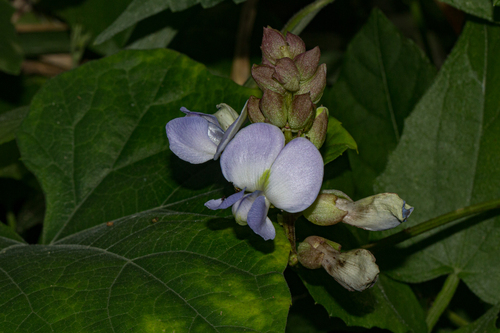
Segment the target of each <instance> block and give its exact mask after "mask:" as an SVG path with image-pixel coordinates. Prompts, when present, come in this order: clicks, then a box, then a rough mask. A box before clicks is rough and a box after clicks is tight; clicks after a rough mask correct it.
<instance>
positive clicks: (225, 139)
mask: <svg viewBox="0 0 500 333" xmlns="http://www.w3.org/2000/svg"><path fill="white" fill-rule="evenodd" d="M247 104H248V100H247V102H246V103H245V106H243V110H241V113H240V115H239V117H238V118H237V119H236V120H235V121H234V123H232V124H231V126H229V128H228V129H227V131H226V132H225V133H224V135H223V136H222V139H221V141H220V143H219V146H217V152H216V153H215V156H214V160H217V159H218V158H219V156H220V155H221V154H222V151H223V150H224V149H225V148H226V146H227V144H228V143H229V141H231V140H232V139H233V137H234V136H235V135H236V133H237V132H238V131H239V130H240V128H241V126H242V125H243V124H244V123H245V120H247V114H248V112H247Z"/></svg>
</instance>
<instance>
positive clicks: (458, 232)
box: [377, 22, 500, 303]
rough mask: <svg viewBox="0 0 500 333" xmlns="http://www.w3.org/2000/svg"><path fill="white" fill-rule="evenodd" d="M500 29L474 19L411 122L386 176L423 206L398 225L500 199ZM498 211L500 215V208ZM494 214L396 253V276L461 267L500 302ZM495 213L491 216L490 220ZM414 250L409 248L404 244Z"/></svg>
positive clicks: (473, 284)
mask: <svg viewBox="0 0 500 333" xmlns="http://www.w3.org/2000/svg"><path fill="white" fill-rule="evenodd" d="M499 38H500V27H498V26H494V25H487V24H480V23H474V22H468V23H467V25H466V26H465V29H464V31H463V33H462V36H461V37H460V39H459V41H458V42H457V45H456V46H455V48H454V49H453V51H452V53H451V54H450V55H449V56H448V59H447V61H446V62H445V64H444V65H443V67H442V69H441V71H440V73H439V75H438V77H437V78H436V82H435V83H434V84H433V86H432V87H431V89H430V90H429V91H428V92H427V93H426V95H425V96H424V97H423V98H422V100H421V101H420V102H419V103H418V105H417V106H416V108H415V110H414V111H413V113H412V115H411V116H410V117H409V118H408V119H407V120H406V125H405V128H406V129H405V133H404V135H403V136H402V139H401V142H400V144H399V145H398V147H397V149H396V150H395V151H394V153H393V154H392V155H391V157H390V159H389V163H388V165H387V169H386V171H385V172H384V174H382V175H381V176H380V178H379V179H378V182H379V186H378V190H379V191H382V192H396V193H398V194H399V195H400V196H401V197H402V198H405V200H406V201H407V202H408V203H409V204H411V205H412V206H414V207H415V211H414V212H413V215H412V216H411V218H410V219H409V220H408V223H405V224H403V225H401V226H399V227H398V228H396V229H395V230H391V231H386V232H380V233H377V238H379V237H378V235H380V237H382V236H385V235H388V234H391V233H394V232H397V231H399V230H401V228H405V227H409V226H412V225H416V224H418V223H420V222H423V221H425V220H428V219H430V218H433V217H436V216H439V215H441V214H444V213H447V212H450V211H453V210H456V209H459V208H461V207H465V206H469V205H472V204H476V203H480V202H483V201H487V200H492V199H497V198H500V187H499V186H498V184H500V150H499V145H498V142H499V141H498V139H499V133H500V117H498V115H499V114H500V96H499V95H498V91H499V90H500V81H499V80H498V73H500V62H499V61H498V56H497V55H498V54H499V52H500V44H499V43H497V41H498V40H499ZM497 215H498V214H497ZM494 216H495V214H494V213H492V214H486V215H482V216H477V217H474V218H470V219H467V220H465V221H462V222H459V223H455V224H454V225H452V226H450V225H447V226H444V227H442V228H439V229H437V230H434V231H432V232H429V233H427V234H423V235H421V236H419V237H416V238H415V239H411V240H408V241H406V242H404V243H402V244H400V246H399V247H398V248H400V249H399V250H393V251H391V254H390V256H391V261H392V262H393V263H394V262H395V261H396V260H395V258H394V255H396V254H400V255H401V256H402V258H401V261H400V264H399V265H395V264H393V265H392V266H391V267H390V268H391V271H390V273H391V276H393V277H395V278H397V279H399V280H403V281H408V282H421V281H427V280H430V279H434V278H436V277H438V276H440V275H444V274H449V273H453V272H455V273H456V274H458V277H460V278H461V279H462V280H463V281H464V282H465V283H466V284H467V286H468V287H469V288H470V289H471V290H472V291H473V292H474V293H475V294H476V295H478V296H479V297H480V298H481V299H482V300H484V301H486V302H488V303H498V302H499V301H500V286H499V284H498V279H497V277H498V276H500V257H499V256H498V251H499V250H500V245H499V244H500V229H499V228H498V225H499V223H500V218H499V217H498V216H497V217H496V218H491V217H494ZM488 218H490V219H488ZM403 249H406V250H403Z"/></svg>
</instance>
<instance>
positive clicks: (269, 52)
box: [260, 27, 289, 65]
mask: <svg viewBox="0 0 500 333" xmlns="http://www.w3.org/2000/svg"><path fill="white" fill-rule="evenodd" d="M260 48H261V50H262V55H263V56H264V57H265V58H266V59H267V60H268V61H269V62H270V63H271V64H273V65H274V64H275V63H276V60H277V59H281V58H283V57H288V56H289V52H288V44H287V42H286V40H285V38H284V37H283V35H282V34H281V32H279V31H278V30H275V29H273V28H270V27H267V28H264V35H263V37H262V45H261V47H260Z"/></svg>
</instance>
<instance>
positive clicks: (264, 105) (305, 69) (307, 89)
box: [166, 28, 413, 291]
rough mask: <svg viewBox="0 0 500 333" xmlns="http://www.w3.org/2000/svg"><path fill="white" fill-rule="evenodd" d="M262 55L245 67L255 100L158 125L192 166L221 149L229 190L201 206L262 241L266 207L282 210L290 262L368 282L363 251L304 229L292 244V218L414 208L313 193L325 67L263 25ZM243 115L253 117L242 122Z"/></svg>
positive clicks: (346, 217) (366, 225) (363, 223)
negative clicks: (226, 212)
mask: <svg viewBox="0 0 500 333" xmlns="http://www.w3.org/2000/svg"><path fill="white" fill-rule="evenodd" d="M262 53H263V58H262V59H263V60H262V65H259V66H254V67H253V68H252V75H253V77H254V79H255V81H256V82H257V84H258V85H259V86H260V88H261V89H262V90H263V91H264V94H263V96H262V99H258V98H256V97H254V96H251V97H250V99H249V100H248V101H247V103H246V104H245V106H244V107H243V109H242V111H241V113H240V114H239V115H238V113H237V112H236V111H235V110H234V109H233V108H231V107H230V106H229V105H227V104H224V103H222V104H219V105H217V109H218V111H217V112H216V113H215V114H213V115H212V114H205V113H199V112H192V111H189V110H187V109H186V108H184V107H182V108H181V111H182V112H183V113H184V114H185V116H184V117H183V118H176V119H173V120H171V121H170V122H169V123H168V124H167V125H166V131H167V136H168V140H169V143H170V150H171V151H172V152H174V153H175V154H176V155H177V156H178V157H180V158H181V159H183V160H185V161H187V162H190V163H193V164H198V163H204V162H206V161H208V160H211V159H214V160H217V159H219V157H220V166H221V169H222V174H223V175H224V177H225V178H226V180H227V181H228V182H231V183H232V184H233V186H234V188H235V190H236V193H234V194H232V195H230V196H229V197H227V198H220V199H212V200H209V201H208V202H206V203H205V206H206V207H207V208H209V209H212V210H216V209H226V208H229V207H231V209H232V213H233V215H234V217H235V220H236V222H237V223H238V224H240V225H248V226H249V227H250V228H251V229H252V230H253V231H254V232H255V233H256V234H258V235H260V236H261V237H262V238H263V239H264V240H272V239H274V238H275V237H276V230H275V228H274V224H273V223H272V222H271V220H270V219H269V217H268V211H269V209H270V208H277V209H280V210H281V211H282V212H283V213H282V214H283V215H284V214H288V215H287V216H288V217H293V218H292V219H293V221H290V220H289V219H287V222H284V223H285V224H286V225H285V226H284V227H285V230H287V232H286V234H287V236H288V238H289V240H290V243H291V244H292V252H293V253H292V255H291V257H290V258H291V259H290V262H291V264H296V263H297V260H298V262H300V263H301V264H302V266H304V267H306V268H310V269H316V268H319V267H323V268H324V269H325V270H326V271H327V272H328V274H330V275H331V276H332V277H333V278H334V279H335V280H337V281H338V282H339V283H340V284H341V285H342V286H344V287H345V288H347V289H348V290H357V291H362V290H364V289H366V288H369V287H371V286H372V285H373V284H374V283H375V281H376V280H377V277H378V274H379V269H378V266H377V265H376V264H375V257H374V256H373V255H372V254H371V253H370V252H369V251H367V250H363V249H357V250H353V251H348V252H341V251H340V248H341V246H340V245H339V244H337V243H335V242H332V241H330V240H327V239H325V238H322V237H319V236H310V237H307V238H306V239H305V240H304V241H303V242H301V243H300V245H299V247H298V250H296V249H295V242H296V240H295V232H294V231H293V230H292V232H290V228H292V229H293V228H294V222H295V220H294V219H295V218H298V217H299V216H300V215H303V216H304V217H305V218H306V219H307V220H309V221H310V222H312V223H314V224H317V225H321V226H329V225H334V224H336V223H339V222H344V223H348V224H351V225H354V226H357V227H359V228H363V229H367V230H374V231H376V230H385V229H389V228H394V227H396V226H398V225H399V224H400V223H401V222H404V221H405V220H406V219H407V218H408V216H409V215H410V214H411V212H412V211H413V208H412V207H411V206H409V205H407V204H406V202H404V201H403V200H402V199H401V198H400V197H399V196H398V195H397V194H394V193H382V194H378V195H375V196H371V197H368V198H364V199H361V200H359V201H353V200H351V198H349V197H348V196H347V195H346V194H345V193H343V192H340V191H336V190H324V191H322V192H321V193H320V189H321V184H322V182H323V159H322V157H321V154H320V153H319V151H318V149H319V148H320V147H321V145H322V144H323V142H324V140H325V136H326V130H327V125H328V110H327V109H326V108H325V107H319V108H316V105H315V103H317V102H318V101H319V99H320V98H321V95H322V93H323V89H324V88H325V78H326V68H325V65H321V66H318V62H319V56H320V53H319V49H318V48H314V49H312V50H310V51H306V50H305V45H304V42H303V41H302V40H301V39H300V38H299V37H297V36H295V35H293V34H291V33H288V34H287V35H286V37H284V36H283V35H282V34H281V33H280V32H278V31H276V30H274V29H271V28H264V38H263V41H262ZM247 117H248V118H249V119H250V121H251V122H252V123H253V124H251V125H249V126H247V127H245V128H243V129H241V128H242V126H243V124H244V122H245V120H246V118H247ZM283 215H282V216H283ZM292 258H295V259H292Z"/></svg>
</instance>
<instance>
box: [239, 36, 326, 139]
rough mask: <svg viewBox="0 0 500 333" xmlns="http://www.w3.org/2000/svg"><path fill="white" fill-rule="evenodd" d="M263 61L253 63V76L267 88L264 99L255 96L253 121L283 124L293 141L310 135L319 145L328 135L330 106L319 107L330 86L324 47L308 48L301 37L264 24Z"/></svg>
mask: <svg viewBox="0 0 500 333" xmlns="http://www.w3.org/2000/svg"><path fill="white" fill-rule="evenodd" d="M261 49H262V64H261V65H253V67H252V77H253V78H254V80H255V82H257V84H258V86H259V87H260V88H261V89H262V91H263V96H262V98H261V99H259V98H256V97H254V96H251V97H250V99H249V101H248V117H249V119H250V121H251V122H253V123H258V122H267V123H271V124H273V125H275V126H278V127H280V128H281V129H282V130H283V131H284V133H285V137H287V141H290V140H291V139H293V138H294V137H298V136H302V137H307V138H308V139H309V140H310V141H311V142H312V143H313V144H314V145H315V146H316V147H317V148H319V147H321V145H322V144H323V142H324V141H325V137H326V130H327V126H328V109H327V108H325V107H320V108H316V104H317V103H318V102H319V100H320V99H321V96H322V95H323V90H324V89H325V86H326V65H325V64H322V65H319V66H318V63H319V58H320V50H319V48H318V47H315V48H314V49H312V50H309V51H306V47H305V44H304V42H303V41H302V39H300V37H298V36H296V35H294V34H292V33H290V32H289V33H287V34H286V37H284V36H283V35H282V34H281V33H280V32H279V31H277V30H275V29H272V28H269V27H268V28H264V36H263V38H262V46H261Z"/></svg>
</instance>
